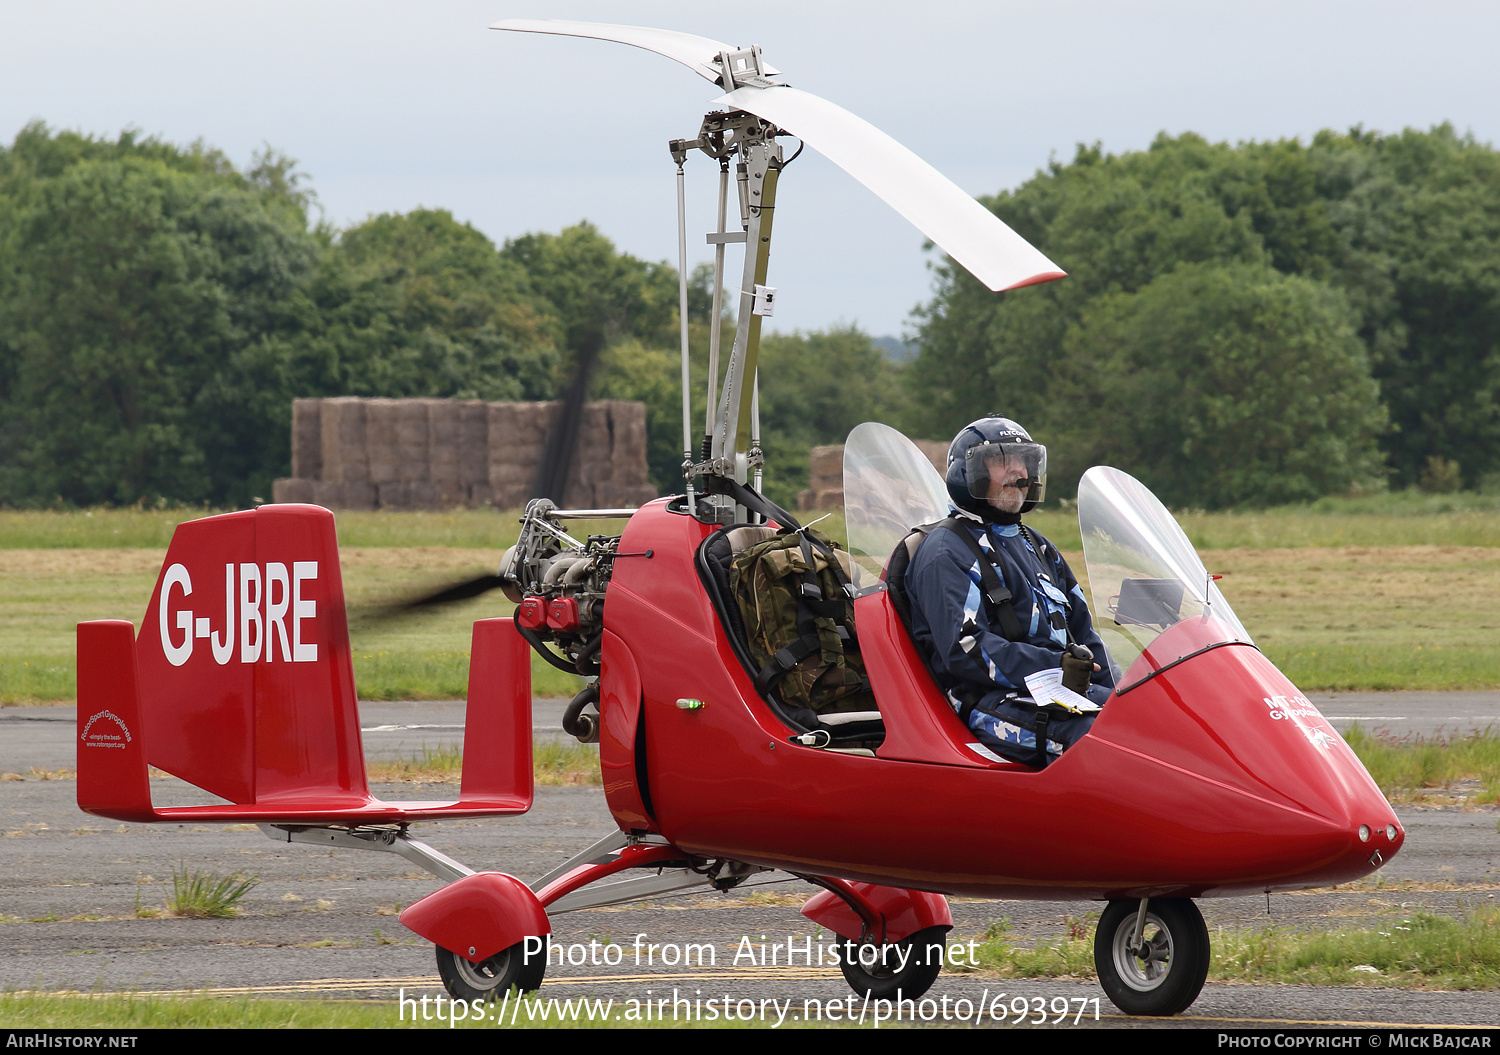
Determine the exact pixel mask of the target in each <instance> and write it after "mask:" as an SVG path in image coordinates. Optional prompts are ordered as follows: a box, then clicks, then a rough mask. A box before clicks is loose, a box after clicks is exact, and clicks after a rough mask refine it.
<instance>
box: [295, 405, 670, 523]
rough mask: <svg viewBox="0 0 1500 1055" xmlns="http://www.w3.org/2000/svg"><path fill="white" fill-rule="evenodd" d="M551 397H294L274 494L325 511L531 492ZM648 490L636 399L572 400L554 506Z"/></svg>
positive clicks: (595, 502) (616, 499)
mask: <svg viewBox="0 0 1500 1055" xmlns="http://www.w3.org/2000/svg"><path fill="white" fill-rule="evenodd" d="M557 410H558V404H557V403H556V402H551V403H486V402H484V401H482V400H478V399H362V398H356V397H352V396H351V397H342V398H336V399H298V400H296V401H294V402H293V404H292V475H291V477H289V478H287V479H282V480H277V481H276V483H275V485H274V488H275V489H274V491H273V494H274V497H275V500H276V501H278V502H311V503H313V504H316V505H321V506H327V507H328V508H330V509H453V508H457V507H461V506H468V507H477V506H496V507H498V508H501V509H515V508H519V507H520V506H523V505H525V504H526V502H527V501H528V500H529V499H531V498H533V497H535V496H534V495H533V494H532V488H533V485H534V483H535V480H536V474H537V469H538V466H540V464H541V461H542V453H543V451H544V450H545V449H546V445H547V435H548V431H549V429H550V427H551V423H552V420H553V418H554V417H556V415H557ZM655 497H656V489H655V488H654V487H652V486H651V483H650V481H649V480H648V479H647V476H646V408H645V405H644V404H642V403H634V402H627V401H624V400H606V401H601V402H598V403H590V404H588V405H587V406H586V407H584V411H583V420H582V426H581V429H580V432H579V436H578V443H577V447H576V453H575V455H574V460H573V466H572V469H571V471H570V472H569V474H568V484H567V487H566V488H565V490H564V494H563V500H562V503H561V504H562V505H564V506H571V507H574V508H588V507H601V506H637V505H640V504H641V503H643V502H648V501H650V500H651V499H653V498H655Z"/></svg>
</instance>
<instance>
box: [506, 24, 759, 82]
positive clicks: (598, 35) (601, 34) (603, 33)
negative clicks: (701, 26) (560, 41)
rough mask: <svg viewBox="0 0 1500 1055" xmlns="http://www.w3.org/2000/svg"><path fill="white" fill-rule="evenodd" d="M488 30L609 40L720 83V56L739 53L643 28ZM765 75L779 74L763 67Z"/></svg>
mask: <svg viewBox="0 0 1500 1055" xmlns="http://www.w3.org/2000/svg"><path fill="white" fill-rule="evenodd" d="M490 28H491V29H508V30H512V31H514V32H517V33H554V34H557V35H558V36H563V37H589V38H590V39H593V40H612V41H614V42H616V43H618V44H629V45H630V46H631V47H636V48H644V49H645V50H647V51H654V52H656V54H658V55H665V56H666V57H667V58H669V59H672V60H674V61H676V62H680V63H682V64H683V65H684V66H686V67H687V68H688V69H690V70H692V71H693V72H694V73H696V74H697V75H698V76H700V77H702V78H703V79H704V80H706V81H712V82H714V83H716V84H717V83H719V78H720V75H721V71H720V69H719V53H720V52H722V51H738V50H739V49H738V48H735V47H733V46H732V45H729V44H724V43H721V42H719V41H717V40H711V39H709V38H708V37H695V36H694V35H693V34H691V33H674V32H673V31H672V30H670V29H650V28H648V27H646V26H611V25H605V24H604V23H602V22H567V21H564V20H562V19H556V18H507V19H503V20H502V21H499V22H496V23H495V24H494V25H492V26H490ZM764 68H765V71H766V73H767V74H768V75H771V76H774V75H775V74H777V73H780V72H781V71H780V70H776V69H773V68H772V67H770V66H765V67H764Z"/></svg>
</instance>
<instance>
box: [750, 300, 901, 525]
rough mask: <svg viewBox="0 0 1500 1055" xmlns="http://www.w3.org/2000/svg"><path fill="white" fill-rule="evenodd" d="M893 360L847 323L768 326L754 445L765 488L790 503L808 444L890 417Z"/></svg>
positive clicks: (894, 403) (802, 482)
mask: <svg viewBox="0 0 1500 1055" xmlns="http://www.w3.org/2000/svg"><path fill="white" fill-rule="evenodd" d="M900 377H901V368H900V367H898V366H896V365H895V364H893V363H891V362H889V361H888V360H887V359H886V358H885V356H884V355H883V354H881V351H880V349H879V348H877V347H875V345H874V344H873V343H871V341H870V337H869V334H866V333H863V332H861V331H860V330H859V329H857V328H856V327H853V326H847V327H839V328H834V329H830V330H824V331H818V332H813V333H793V334H776V333H773V334H769V335H767V336H766V337H764V338H762V340H761V346H760V421H761V445H762V447H763V448H764V449H765V451H766V481H765V485H766V494H767V495H768V496H769V497H771V498H772V499H773V500H775V501H777V502H780V503H781V504H782V505H787V506H789V508H795V503H796V500H797V493H798V492H799V491H801V490H802V489H803V488H805V487H806V486H807V457H808V452H809V451H810V450H811V449H812V448H813V447H815V446H818V445H820V444H828V443H843V442H844V439H845V437H847V436H848V435H849V430H850V429H852V428H854V426H856V425H858V424H860V423H861V422H864V421H882V422H886V423H892V422H898V421H900V420H901V418H902V416H903V413H904V403H903V401H902V399H901V386H900V380H899V379H900Z"/></svg>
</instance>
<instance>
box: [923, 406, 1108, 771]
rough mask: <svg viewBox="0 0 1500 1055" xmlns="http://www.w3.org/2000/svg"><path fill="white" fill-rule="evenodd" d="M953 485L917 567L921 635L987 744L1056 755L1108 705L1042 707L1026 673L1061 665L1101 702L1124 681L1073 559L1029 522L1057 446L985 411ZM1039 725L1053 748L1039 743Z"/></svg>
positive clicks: (963, 434)
mask: <svg viewBox="0 0 1500 1055" xmlns="http://www.w3.org/2000/svg"><path fill="white" fill-rule="evenodd" d="M946 483H947V485H948V494H949V496H950V498H951V499H952V503H953V507H954V511H953V514H952V516H950V517H949V519H948V520H945V521H943V523H942V524H941V525H940V526H939V527H938V528H934V529H933V530H931V531H930V532H929V533H928V535H927V537H926V538H925V539H924V540H923V542H922V543H921V545H920V546H919V547H918V549H917V552H916V554H915V556H913V557H912V559H911V564H910V566H909V567H908V569H907V571H906V577H905V589H906V592H907V596H908V598H909V599H910V602H911V616H912V633H913V636H914V637H915V639H916V643H917V646H918V648H920V649H921V650H922V651H923V653H924V654H925V655H926V657H927V659H928V662H929V665H930V667H931V668H932V672H933V675H934V677H936V679H937V681H938V684H939V685H940V686H942V688H943V690H944V691H945V692H946V693H947V694H948V698H949V700H950V702H952V703H953V706H954V707H955V709H957V711H958V713H959V716H960V717H961V718H962V719H963V721H964V724H965V725H966V726H967V727H968V728H969V729H970V730H971V731H973V732H974V733H975V734H976V735H977V736H978V738H979V740H980V741H981V742H982V743H984V744H986V745H987V746H989V747H990V748H991V749H992V750H994V751H997V752H998V753H1000V754H1002V755H1004V756H1006V757H1008V758H1011V759H1015V760H1017V761H1024V762H1041V763H1042V764H1045V763H1046V762H1048V761H1051V760H1052V759H1053V758H1055V757H1056V756H1057V755H1059V754H1061V753H1062V751H1063V750H1064V749H1065V748H1067V747H1068V746H1069V745H1071V744H1073V743H1075V742H1076V741H1077V740H1078V738H1079V737H1081V736H1082V735H1083V734H1084V733H1086V732H1087V731H1088V729H1089V726H1091V725H1092V724H1093V722H1094V718H1095V716H1096V715H1095V713H1070V712H1067V711H1062V712H1058V711H1057V710H1056V709H1055V708H1048V709H1047V710H1045V711H1042V712H1039V711H1038V709H1037V707H1036V705H1035V704H1034V703H1033V702H1032V700H1031V699H1030V696H1029V694H1028V691H1027V689H1026V681H1025V679H1026V677H1027V676H1028V675H1031V674H1036V673H1038V672H1040V671H1044V670H1056V669H1059V668H1060V669H1061V670H1062V680H1063V684H1064V685H1065V686H1067V687H1068V688H1070V689H1072V690H1073V691H1075V692H1077V693H1079V694H1080V695H1083V696H1086V697H1087V698H1088V699H1089V700H1090V701H1091V702H1093V703H1095V704H1101V705H1102V704H1103V703H1104V702H1105V700H1107V699H1108V698H1109V695H1110V693H1111V691H1112V690H1113V688H1114V677H1113V674H1112V671H1111V668H1110V663H1109V661H1108V656H1107V654H1106V653H1105V650H1104V644H1103V642H1102V641H1100V639H1099V635H1098V634H1097V633H1096V632H1095V630H1094V626H1093V621H1092V619H1091V618H1090V616H1089V609H1088V603H1087V602H1086V601H1085V600H1084V597H1083V591H1082V589H1080V588H1079V586H1078V581H1077V580H1076V579H1075V578H1074V577H1073V573H1072V571H1071V570H1070V569H1069V568H1068V564H1067V561H1065V560H1063V557H1062V554H1060V553H1059V552H1058V551H1057V548H1056V547H1055V546H1053V545H1052V544H1051V543H1050V542H1048V541H1047V540H1046V539H1045V538H1043V537H1042V536H1041V535H1040V534H1038V533H1037V532H1036V531H1033V530H1032V529H1031V528H1029V527H1026V526H1025V525H1023V524H1022V523H1021V516H1022V515H1023V514H1025V513H1029V512H1030V511H1031V510H1032V509H1033V508H1035V507H1036V505H1037V503H1038V502H1040V501H1042V498H1043V495H1044V493H1045V489H1046V485H1047V448H1046V447H1044V446H1042V445H1041V444H1039V443H1035V442H1033V441H1032V439H1031V436H1030V435H1029V434H1028V433H1027V432H1026V430H1025V429H1023V428H1022V427H1021V426H1020V425H1018V424H1016V423H1015V422H1014V421H1011V420H1010V419H1009V418H1002V417H999V416H998V415H991V416H990V417H986V418H980V419H979V420H978V421H975V422H972V423H971V424H969V425H966V426H965V427H964V428H963V430H962V431H960V432H959V434H958V435H957V436H956V437H954V439H953V443H952V445H951V446H950V447H949V448H948V472H947V478H946ZM1080 646H1081V647H1080ZM1096 657H1097V661H1096ZM1083 710H1085V711H1086V710H1087V708H1083ZM1039 730H1041V731H1042V732H1043V736H1044V738H1045V741H1046V753H1045V755H1044V754H1042V753H1041V752H1038V750H1037V747H1036V740H1037V732H1038V731H1039Z"/></svg>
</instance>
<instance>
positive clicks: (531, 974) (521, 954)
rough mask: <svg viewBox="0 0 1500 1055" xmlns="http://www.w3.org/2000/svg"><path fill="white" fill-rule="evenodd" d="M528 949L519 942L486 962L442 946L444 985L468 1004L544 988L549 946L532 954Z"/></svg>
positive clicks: (440, 966)
mask: <svg viewBox="0 0 1500 1055" xmlns="http://www.w3.org/2000/svg"><path fill="white" fill-rule="evenodd" d="M525 949H526V943H525V942H518V943H517V944H515V945H512V946H511V947H510V948H508V949H501V950H500V951H499V952H497V953H496V954H495V955H493V956H491V957H490V958H489V959H488V960H485V961H484V962H483V963H471V962H470V961H468V960H466V959H464V958H463V957H462V956H459V955H458V954H457V953H453V952H450V951H448V950H447V949H445V948H443V947H442V946H441V945H439V946H438V947H437V965H438V974H439V975H440V976H441V977H442V979H443V988H444V989H446V990H448V995H449V996H451V997H453V999H455V1000H462V1001H464V1002H465V1003H469V1002H471V1001H474V1000H485V1001H494V1000H498V999H499V998H500V997H501V996H503V995H504V994H505V993H507V992H509V991H510V990H511V989H512V988H516V989H519V990H521V992H523V993H531V992H535V991H536V990H537V989H540V988H541V986H542V975H544V974H545V973H546V972H547V950H546V945H545V943H544V944H543V948H542V951H541V952H534V953H532V954H531V955H530V956H529V957H528V956H527V955H526V952H525ZM528 961H529V962H528Z"/></svg>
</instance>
